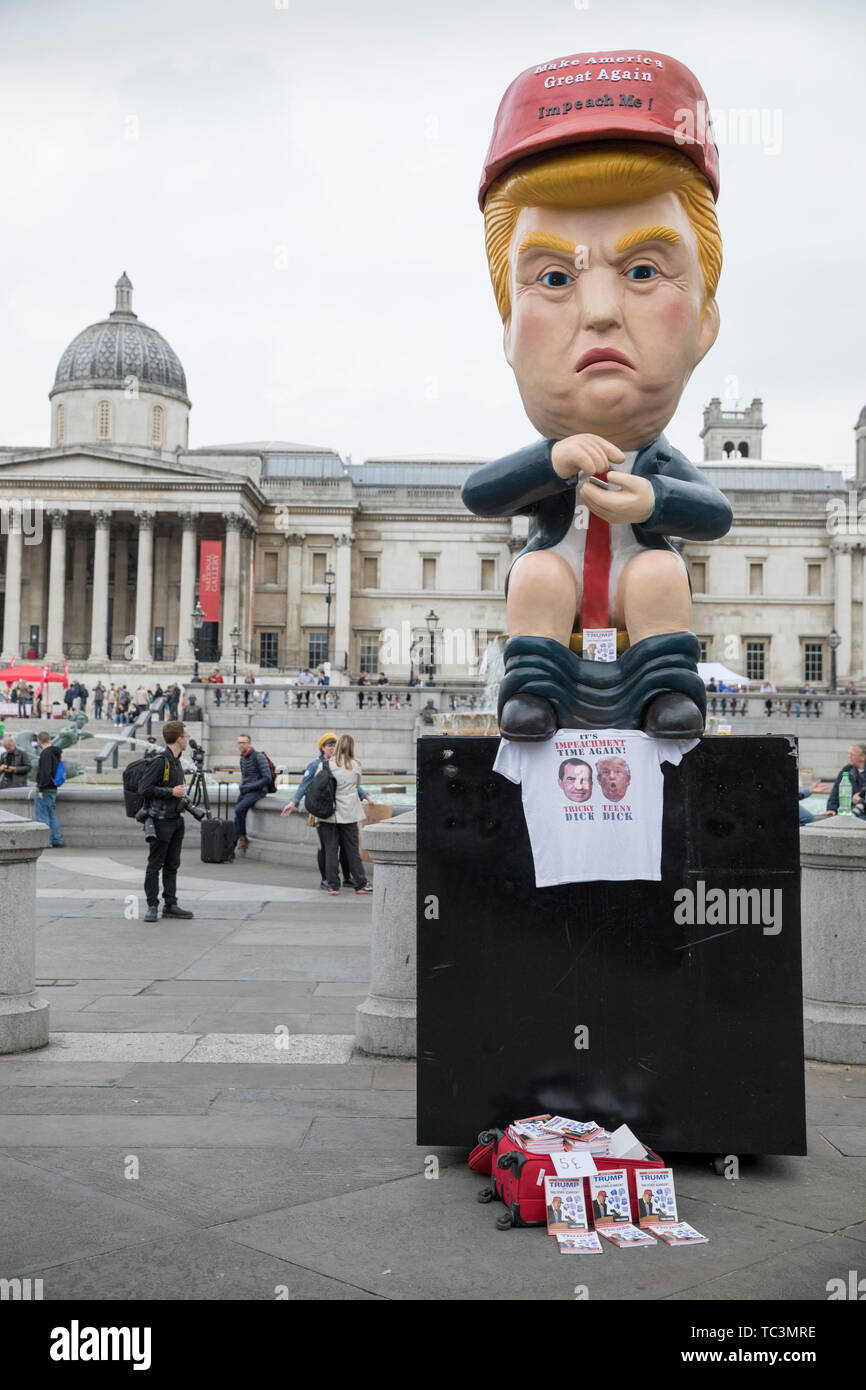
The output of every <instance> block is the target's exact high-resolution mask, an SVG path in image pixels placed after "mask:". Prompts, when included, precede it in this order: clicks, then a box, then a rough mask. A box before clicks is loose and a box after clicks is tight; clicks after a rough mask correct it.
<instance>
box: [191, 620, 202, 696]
mask: <svg viewBox="0 0 866 1390" xmlns="http://www.w3.org/2000/svg"><path fill="white" fill-rule="evenodd" d="M203 622H204V609H203V608H202V606H201V604H200V603H197V604H196V606H195V608H194V609H193V614H192V629H193V639H192V649H193V652H194V653H195V670H194V671H193V673H192V681H191V682H190V684H191V685H201V676H200V675H199V673H198V642H199V637H200V636H201V625H202V623H203Z"/></svg>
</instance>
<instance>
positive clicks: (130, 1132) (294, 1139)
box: [2, 1107, 310, 1154]
mask: <svg viewBox="0 0 866 1390" xmlns="http://www.w3.org/2000/svg"><path fill="white" fill-rule="evenodd" d="M131 1110H132V1107H130V1111H131ZM309 1126H310V1121H309V1119H308V1118H306V1117H304V1116H301V1117H291V1116H290V1117H282V1116H281V1117H277V1118H273V1117H270V1116H267V1115H265V1116H262V1117H261V1118H260V1119H258V1118H253V1117H250V1119H249V1121H248V1123H247V1127H246V1129H245V1132H244V1135H243V1139H244V1142H245V1144H247V1145H255V1144H264V1145H270V1144H284V1145H285V1147H286V1148H287V1149H289V1148H293V1147H295V1146H296V1145H298V1144H300V1143H301V1141H302V1140H303V1138H304V1135H305V1134H306V1132H307V1130H308V1129H309ZM238 1138H239V1135H238V1127H237V1121H236V1119H235V1118H234V1117H233V1116H230V1115H189V1114H187V1115H164V1114H157V1115H139V1114H134V1113H126V1114H122V1115H116V1114H111V1115H93V1114H89V1115H87V1114H85V1115H71V1114H63V1115H7V1116H6V1117H5V1118H4V1120H3V1128H2V1142H3V1148H4V1150H5V1151H6V1152H7V1153H9V1152H11V1151H12V1150H14V1149H17V1148H28V1147H34V1148H35V1147H39V1146H40V1145H43V1144H45V1145H47V1146H48V1147H49V1148H51V1147H56V1146H57V1145H59V1144H63V1145H64V1146H67V1147H68V1146H71V1145H76V1144H81V1145H84V1146H85V1147H89V1146H90V1145H92V1144H104V1145H106V1146H110V1145H114V1146H123V1147H124V1152H132V1153H137V1154H140V1153H141V1152H142V1151H143V1150H145V1149H147V1148H149V1147H151V1146H152V1145H164V1146H168V1147H171V1148H197V1149H199V1151H201V1149H207V1148H218V1147H223V1146H226V1145H227V1146H230V1147H235V1146H236V1145H237V1142H238Z"/></svg>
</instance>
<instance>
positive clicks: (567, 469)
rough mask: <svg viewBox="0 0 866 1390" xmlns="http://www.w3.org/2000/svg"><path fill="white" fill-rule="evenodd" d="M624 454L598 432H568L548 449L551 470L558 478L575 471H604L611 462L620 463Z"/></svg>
mask: <svg viewBox="0 0 866 1390" xmlns="http://www.w3.org/2000/svg"><path fill="white" fill-rule="evenodd" d="M624 459H625V454H624V453H623V452H622V450H621V449H618V448H617V447H616V445H615V444H611V443H610V441H609V440H607V439H602V437H601V435H600V434H570V435H569V436H568V438H567V439H558V440H557V442H556V443H555V444H554V446H553V448H552V449H551V451H550V461H551V463H552V464H553V470H554V472H555V473H558V474H559V476H560V478H573V477H574V475H575V474H576V473H604V472H605V471H606V470H607V469H608V468H609V467H610V465H611V464H612V463H622V462H623V461H624Z"/></svg>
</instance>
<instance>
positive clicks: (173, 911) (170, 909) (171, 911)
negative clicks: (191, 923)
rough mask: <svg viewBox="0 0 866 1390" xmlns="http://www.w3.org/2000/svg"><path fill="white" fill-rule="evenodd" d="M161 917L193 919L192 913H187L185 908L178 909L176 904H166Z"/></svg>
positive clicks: (193, 914)
mask: <svg viewBox="0 0 866 1390" xmlns="http://www.w3.org/2000/svg"><path fill="white" fill-rule="evenodd" d="M162 915H163V917H194V916H195V913H194V912H188V911H187V909H186V908H185V907H178V905H177V903H166V905H165V907H164V908H163V909H162Z"/></svg>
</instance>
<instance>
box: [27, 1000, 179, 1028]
mask: <svg viewBox="0 0 866 1390" xmlns="http://www.w3.org/2000/svg"><path fill="white" fill-rule="evenodd" d="M178 1002H179V1001H177V1000H174V1001H170V1002H167V1004H166V1007H165V1008H164V1009H162V1011H161V1012H159V1013H154V1014H152V1015H150V1016H149V1017H147V1018H143V1017H142V1015H141V1013H139V1012H135V1013H132V1012H129V1011H127V1010H117V1011H115V1012H112V1013H91V1012H90V1011H89V1010H87V1009H81V1010H79V1011H77V1012H75V1013H70V1012H68V1011H67V1010H65V1009H63V1010H61V1009H59V1008H52V1010H51V1032H52V1033H54V1032H57V1033H65V1034H67V1035H70V1034H73V1033H75V1034H77V1033H106V1034H108V1033H159V1034H161V1035H163V1036H166V1035H167V1036H170V1035H171V1034H173V1033H197V1032H199V1031H201V1030H200V1029H198V1028H194V1027H193V1019H194V1018H195V1012H196V1010H195V1006H192V1007H191V1008H187V1009H180V1008H178V1007H174V1008H172V1007H171V1004H172V1003H174V1004H175V1005H177V1004H178Z"/></svg>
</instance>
